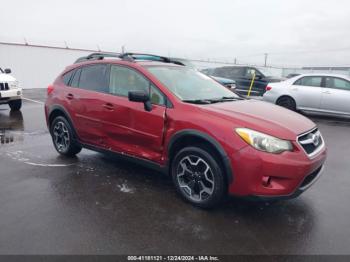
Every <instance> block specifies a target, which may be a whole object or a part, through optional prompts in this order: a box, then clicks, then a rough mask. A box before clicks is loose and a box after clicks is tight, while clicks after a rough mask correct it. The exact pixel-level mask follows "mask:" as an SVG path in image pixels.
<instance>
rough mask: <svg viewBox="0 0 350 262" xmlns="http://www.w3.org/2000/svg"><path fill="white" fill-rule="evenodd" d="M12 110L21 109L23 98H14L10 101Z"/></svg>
mask: <svg viewBox="0 0 350 262" xmlns="http://www.w3.org/2000/svg"><path fill="white" fill-rule="evenodd" d="M9 106H10V108H11V111H19V110H20V109H21V107H22V99H18V100H12V101H10V102H9Z"/></svg>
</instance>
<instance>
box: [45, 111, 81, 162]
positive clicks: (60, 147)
mask: <svg viewBox="0 0 350 262" xmlns="http://www.w3.org/2000/svg"><path fill="white" fill-rule="evenodd" d="M50 132H51V136H52V141H53V144H54V146H55V148H56V150H57V152H58V153H60V154H61V155H65V156H74V155H76V154H78V153H79V152H80V151H81V149H82V147H81V145H80V144H79V143H78V142H77V141H76V139H75V138H74V134H73V129H72V127H71V125H70V123H69V122H68V121H67V119H65V118H64V117H62V116H58V117H56V118H55V119H54V120H53V121H52V124H51V128H50Z"/></svg>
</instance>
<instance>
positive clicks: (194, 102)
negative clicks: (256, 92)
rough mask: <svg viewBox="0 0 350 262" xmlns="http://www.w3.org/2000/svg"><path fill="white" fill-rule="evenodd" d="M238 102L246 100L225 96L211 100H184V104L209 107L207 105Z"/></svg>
mask: <svg viewBox="0 0 350 262" xmlns="http://www.w3.org/2000/svg"><path fill="white" fill-rule="evenodd" d="M237 100H244V98H241V97H235V96H223V97H220V98H211V99H193V100H183V102H186V103H192V104H200V105H207V104H214V103H221V102H230V101H237Z"/></svg>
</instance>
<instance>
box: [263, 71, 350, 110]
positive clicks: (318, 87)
mask: <svg viewBox="0 0 350 262" xmlns="http://www.w3.org/2000/svg"><path fill="white" fill-rule="evenodd" d="M263 100H264V101H268V102H272V103H274V104H277V105H280V106H283V107H286V108H288V109H290V110H294V111H296V110H300V111H305V112H316V113H323V114H325V113H326V114H330V115H337V116H350V78H349V77H347V76H342V75H335V74H302V75H299V76H296V77H293V78H291V79H289V80H287V81H284V82H281V83H271V84H268V86H267V87H266V93H265V94H264V97H263Z"/></svg>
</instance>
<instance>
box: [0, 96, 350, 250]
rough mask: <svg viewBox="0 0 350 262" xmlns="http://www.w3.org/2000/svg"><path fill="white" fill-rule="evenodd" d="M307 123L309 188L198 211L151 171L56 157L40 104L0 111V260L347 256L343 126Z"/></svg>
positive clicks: (348, 183) (348, 176)
mask: <svg viewBox="0 0 350 262" xmlns="http://www.w3.org/2000/svg"><path fill="white" fill-rule="evenodd" d="M44 92H45V90H26V91H25V97H27V98H30V99H34V100H37V101H39V102H40V101H44V100H45V93H44ZM312 119H313V120H314V121H315V122H317V124H318V126H319V129H320V130H321V132H322V133H323V136H324V138H325V140H326V143H327V145H328V153H329V154H328V160H327V162H326V166H325V170H324V173H323V175H322V177H321V178H320V180H319V181H318V182H317V183H316V184H315V185H314V186H313V187H311V188H310V189H309V190H308V191H307V192H305V193H304V194H303V195H301V196H300V197H299V198H297V199H294V200H288V201H282V202H276V203H264V202H249V201H246V200H242V199H235V198H233V199H230V200H228V201H227V202H226V203H224V204H223V205H221V206H219V207H218V208H216V209H214V210H210V211H205V210H200V209H196V208H193V207H192V206H191V205H189V204H187V203H184V202H183V201H182V200H181V199H180V198H179V197H178V196H177V195H176V193H175V190H174V188H173V186H172V184H171V181H170V179H168V178H167V177H165V176H164V175H162V174H160V173H157V172H155V171H153V170H150V169H146V168H144V167H142V166H136V165H135V164H132V163H129V162H126V161H121V160H118V159H116V158H114V157H111V156H105V155H103V154H100V153H95V152H92V151H88V150H83V151H82V152H81V153H80V154H79V155H78V156H77V157H76V158H73V159H67V158H64V157H60V156H59V155H58V154H57V153H56V151H55V150H54V147H53V145H52V142H51V138H50V136H49V133H48V131H47V128H46V123H45V118H44V110H43V105H42V104H40V103H36V102H33V101H28V100H25V101H24V104H23V108H22V110H21V112H17V113H11V112H10V111H9V110H8V107H7V106H6V105H0V138H1V143H0V254H124V255H125V254H153V255H154V254H203V253H206V254H213V255H214V254H217V255H220V254H350V239H349V238H350V203H349V202H350V161H349V160H350V139H349V137H350V120H345V119H335V118H330V117H328V118H326V117H312Z"/></svg>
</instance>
